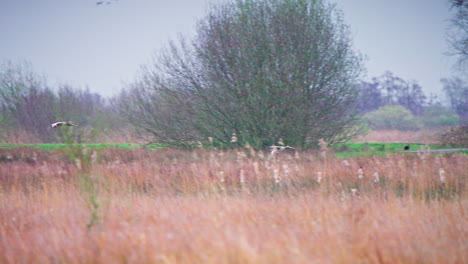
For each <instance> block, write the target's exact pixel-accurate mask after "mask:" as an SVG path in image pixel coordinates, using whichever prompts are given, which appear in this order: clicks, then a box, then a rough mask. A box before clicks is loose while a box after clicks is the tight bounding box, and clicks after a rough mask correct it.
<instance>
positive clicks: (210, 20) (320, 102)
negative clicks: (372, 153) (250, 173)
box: [129, 0, 362, 148]
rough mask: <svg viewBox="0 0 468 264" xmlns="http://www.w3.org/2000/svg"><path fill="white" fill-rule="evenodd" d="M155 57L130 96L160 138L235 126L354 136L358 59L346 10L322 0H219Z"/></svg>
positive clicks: (259, 135)
mask: <svg viewBox="0 0 468 264" xmlns="http://www.w3.org/2000/svg"><path fill="white" fill-rule="evenodd" d="M153 66H154V67H148V70H147V71H146V72H143V77H142V80H140V81H137V82H136V84H135V85H140V84H143V85H140V86H139V87H138V89H134V90H133V91H134V93H135V94H133V96H132V98H133V99H134V100H135V101H134V102H130V103H129V104H130V105H132V106H136V107H137V109H138V110H139V111H140V112H138V113H139V115H134V116H133V117H131V119H130V120H131V121H132V122H133V123H134V124H135V125H137V126H138V127H140V128H141V129H142V130H145V131H147V132H149V133H151V134H152V136H153V138H154V139H155V140H169V141H171V140H184V139H185V140H191V139H194V138H198V139H207V138H208V137H212V138H214V139H215V140H216V141H217V142H220V143H223V144H229V143H230V141H231V136H232V134H233V133H236V135H237V138H238V140H237V142H236V144H239V145H244V144H245V143H249V144H250V145H251V146H253V147H255V148H263V147H265V146H267V145H270V144H275V143H277V142H278V140H279V139H280V138H281V139H283V140H284V142H285V144H289V145H293V146H296V147H304V148H307V147H310V146H315V145H316V142H317V141H318V140H319V139H320V138H323V139H324V140H325V141H328V142H329V143H332V142H336V141H341V140H345V139H349V137H350V136H351V135H350V131H353V130H352V129H353V127H354V124H355V122H356V120H357V118H356V110H355V101H356V92H357V91H356V83H357V80H358V77H359V75H360V73H361V70H362V66H361V60H360V57H359V56H358V55H357V54H356V53H355V52H354V51H353V49H352V44H351V40H350V34H349V31H348V28H347V26H346V25H344V23H343V20H342V16H341V14H340V13H339V12H337V11H336V8H335V6H333V5H329V4H326V3H325V2H324V1H321V0H243V1H241V0H239V1H231V2H227V3H223V4H219V5H217V6H213V7H212V8H211V10H210V12H209V14H208V15H207V16H206V17H205V18H204V19H203V20H202V21H200V23H199V25H198V28H197V34H196V37H195V38H194V40H193V41H190V42H187V41H184V40H181V41H180V43H179V44H175V43H171V45H170V48H169V49H168V50H166V51H164V52H163V53H162V55H161V57H160V58H158V59H157V60H156V61H155V63H154V65H153ZM148 80H149V81H150V82H149V83H148V82H147V81H148ZM141 94H145V95H146V96H145V97H142V96H140V95H141ZM161 113H165V114H161ZM166 113H167V114H166ZM169 121H176V122H169ZM174 130H175V131H174ZM184 131H187V134H184V133H183V132H184ZM173 132H177V133H173Z"/></svg>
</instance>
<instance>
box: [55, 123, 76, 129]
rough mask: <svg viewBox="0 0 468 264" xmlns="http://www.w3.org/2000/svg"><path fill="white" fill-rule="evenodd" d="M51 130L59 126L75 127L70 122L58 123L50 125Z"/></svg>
mask: <svg viewBox="0 0 468 264" xmlns="http://www.w3.org/2000/svg"><path fill="white" fill-rule="evenodd" d="M50 126H51V127H52V128H58V127H61V126H76V125H75V124H73V122H72V121H66V122H65V121H60V122H55V123H53V124H52V125H50Z"/></svg>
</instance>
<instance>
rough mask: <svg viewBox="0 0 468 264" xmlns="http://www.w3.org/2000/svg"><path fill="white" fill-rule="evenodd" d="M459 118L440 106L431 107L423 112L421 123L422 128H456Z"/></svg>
mask: <svg viewBox="0 0 468 264" xmlns="http://www.w3.org/2000/svg"><path fill="white" fill-rule="evenodd" d="M459 120H460V118H459V117H458V115H457V114H455V113H454V112H453V111H450V110H449V109H447V108H445V107H443V106H442V105H433V106H430V107H428V108H426V109H425V110H424V113H423V115H422V117H421V122H422V124H423V125H424V127H439V126H456V125H457V124H458V122H459Z"/></svg>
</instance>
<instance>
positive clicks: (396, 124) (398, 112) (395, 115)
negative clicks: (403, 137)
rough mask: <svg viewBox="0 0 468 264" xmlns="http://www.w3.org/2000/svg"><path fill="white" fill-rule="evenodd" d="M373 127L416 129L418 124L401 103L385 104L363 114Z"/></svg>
mask: <svg viewBox="0 0 468 264" xmlns="http://www.w3.org/2000/svg"><path fill="white" fill-rule="evenodd" d="M364 118H365V119H366V120H367V122H368V123H369V126H370V127H371V128H373V129H398V130H417V129H419V127H420V125H419V123H418V121H417V119H416V118H415V117H414V115H413V114H412V113H411V111H409V110H408V109H406V108H405V107H403V106H401V105H387V106H383V107H381V108H379V109H377V110H376V111H373V112H370V113H368V114H366V115H365V116H364Z"/></svg>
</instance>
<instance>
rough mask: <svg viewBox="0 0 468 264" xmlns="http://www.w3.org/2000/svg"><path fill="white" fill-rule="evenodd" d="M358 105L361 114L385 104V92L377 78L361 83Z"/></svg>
mask: <svg viewBox="0 0 468 264" xmlns="http://www.w3.org/2000/svg"><path fill="white" fill-rule="evenodd" d="M358 98H359V100H358V107H359V110H360V113H361V114H365V113H368V112H371V111H374V110H377V109H379V108H380V107H381V106H383V105H384V100H383V93H382V91H381V89H380V87H379V83H378V81H377V79H376V78H373V79H372V81H371V82H362V83H361V84H360V85H359V96H358Z"/></svg>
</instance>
